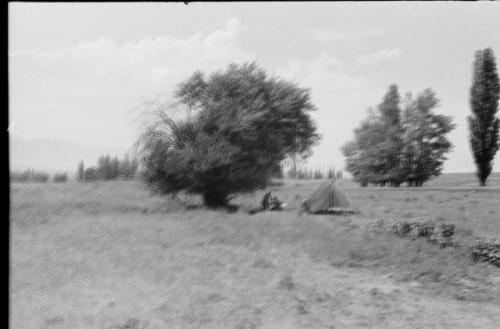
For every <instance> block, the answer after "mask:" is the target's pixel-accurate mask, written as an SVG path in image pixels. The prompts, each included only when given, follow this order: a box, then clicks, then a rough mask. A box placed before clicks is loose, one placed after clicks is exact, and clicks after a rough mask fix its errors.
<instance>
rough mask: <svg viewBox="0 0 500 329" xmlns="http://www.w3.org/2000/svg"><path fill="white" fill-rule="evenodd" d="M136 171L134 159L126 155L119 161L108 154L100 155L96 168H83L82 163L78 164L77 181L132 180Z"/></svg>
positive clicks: (136, 162)
mask: <svg viewBox="0 0 500 329" xmlns="http://www.w3.org/2000/svg"><path fill="white" fill-rule="evenodd" d="M137 169H138V160H137V158H136V157H133V158H132V159H130V156H129V154H128V153H126V154H125V155H124V156H123V159H122V160H119V159H118V157H117V156H115V157H113V158H112V157H111V155H109V154H105V155H101V156H100V157H99V158H98V159H97V166H93V167H90V168H85V167H84V164H83V161H81V162H80V163H79V164H78V172H77V179H78V181H95V180H113V179H117V178H119V177H121V178H125V179H130V178H134V177H135V175H136V172H137Z"/></svg>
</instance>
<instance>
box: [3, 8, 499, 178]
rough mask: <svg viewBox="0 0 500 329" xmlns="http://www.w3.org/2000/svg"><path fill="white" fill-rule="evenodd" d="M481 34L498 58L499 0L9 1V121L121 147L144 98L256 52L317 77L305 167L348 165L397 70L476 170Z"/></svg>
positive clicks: (43, 133)
mask: <svg viewBox="0 0 500 329" xmlns="http://www.w3.org/2000/svg"><path fill="white" fill-rule="evenodd" d="M486 47H490V48H492V49H493V51H494V52H495V55H496V56H497V64H498V57H499V56H500V3H495V2H481V3H464V2H439V3H429V2H419V3H410V2H400V3H394V2H388V3H366V2H362V3H356V2H347V3H338V2H337V3H335V2H332V3H292V2H282V3H280V2H276V3H270V4H268V3H263V2H262V3H206V4H202V3H191V4H189V5H184V4H174V3H168V4H160V3H135V4H134V3H94V4H90V3H89V4H83V3H66V4H61V3H40V4H36V3H12V2H11V3H10V4H9V79H10V80H9V81H10V89H9V91H10V110H9V121H10V128H9V131H10V133H11V136H12V135H13V136H16V137H20V138H23V139H31V140H37V139H56V140H57V139H61V140H65V141H70V142H74V143H78V144H79V145H86V146H90V147H92V146H97V145H109V146H112V147H113V149H121V150H123V151H125V150H126V149H127V148H129V147H130V146H131V145H132V144H133V142H134V141H135V138H136V137H137V134H138V124H137V116H138V114H139V111H140V109H138V106H139V105H140V104H142V103H143V102H145V101H147V100H151V99H154V98H155V97H158V96H159V95H167V96H168V95H170V94H171V92H172V90H173V88H174V87H175V85H176V84H177V83H179V82H180V81H182V80H183V79H185V78H187V77H189V76H190V75H191V73H192V72H193V71H195V70H197V69H201V70H203V71H205V72H212V71H214V70H217V69H223V68H225V67H226V66H227V65H228V64H229V63H231V62H237V63H241V62H244V61H254V60H255V61H256V62H257V63H258V64H259V65H261V66H262V67H264V68H265V69H266V70H267V71H268V72H269V73H271V74H276V75H279V76H282V77H286V78H289V79H293V80H295V81H296V82H297V83H298V84H299V85H301V86H303V87H306V88H310V89H311V91H312V99H313V102H314V103H315V104H316V105H317V107H318V108H319V110H318V111H317V112H315V113H314V114H313V117H314V119H315V120H316V122H317V123H318V126H319V130H320V133H321V134H322V136H323V138H322V141H321V143H320V144H319V145H318V146H317V147H315V148H314V150H313V151H314V155H313V156H312V157H311V158H310V160H309V166H310V167H311V168H316V167H317V168H327V167H330V166H334V167H336V168H343V166H344V158H343V157H342V154H341V152H340V147H341V146H342V145H343V144H344V143H345V142H346V141H347V140H349V139H351V138H352V130H353V128H355V127H356V126H357V125H358V123H359V121H360V120H361V119H363V118H364V117H365V116H366V109H367V108H368V107H369V106H375V105H377V104H378V103H380V101H381V99H382V97H383V95H384V93H385V92H386V90H387V88H388V86H389V85H390V84H391V83H397V84H398V85H399V87H400V92H401V94H402V95H404V94H405V93H406V92H407V91H411V92H412V93H414V94H415V93H417V92H419V91H421V90H423V89H424V88H427V87H431V88H433V89H434V90H435V91H436V93H437V95H438V97H439V98H440V99H441V107H440V108H439V109H438V110H437V111H438V112H439V113H444V114H448V115H452V116H453V117H454V122H455V123H456V125H457V128H456V130H455V131H454V132H453V133H451V134H450V139H451V140H452V142H453V143H454V145H455V149H454V151H453V153H451V154H450V156H449V160H448V161H447V162H446V163H445V171H446V172H465V171H473V170H474V166H473V161H472V157H471V155H470V149H469V144H468V139H467V135H468V131H467V126H466V116H467V115H468V114H469V112H470V109H469V88H470V84H471V65H472V61H473V56H474V52H475V51H476V50H478V49H484V48H486ZM497 159H498V160H497V161H496V162H497V163H496V164H495V167H494V168H495V171H500V155H497ZM75 163H76V162H75ZM75 166H76V164H75Z"/></svg>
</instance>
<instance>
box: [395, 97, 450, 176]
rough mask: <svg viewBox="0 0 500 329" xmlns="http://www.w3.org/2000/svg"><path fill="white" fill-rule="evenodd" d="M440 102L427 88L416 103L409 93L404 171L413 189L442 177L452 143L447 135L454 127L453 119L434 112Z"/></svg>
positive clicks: (404, 126) (406, 109) (405, 119)
mask: <svg viewBox="0 0 500 329" xmlns="http://www.w3.org/2000/svg"><path fill="white" fill-rule="evenodd" d="M437 106H439V99H438V98H437V97H436V94H435V92H434V91H433V90H432V89H425V90H424V91H422V92H421V93H419V94H418V95H417V97H416V99H415V100H413V98H412V96H411V94H410V93H408V95H407V98H406V107H405V111H404V120H403V122H404V123H403V128H404V137H403V141H404V146H403V152H402V157H403V161H402V172H403V175H404V177H405V178H406V179H405V180H406V181H407V182H408V185H410V186H421V185H422V184H423V183H424V182H425V181H427V180H429V179H430V178H432V177H433V176H439V175H440V174H441V171H442V169H443V163H444V161H445V160H446V159H447V158H446V154H447V153H448V152H450V151H451V149H452V147H453V146H452V144H451V142H450V141H449V140H448V138H447V137H446V135H447V134H448V133H449V132H451V130H453V129H454V128H455V125H454V124H453V123H452V118H451V117H450V116H445V115H441V114H435V113H433V109H435V108H436V107H437Z"/></svg>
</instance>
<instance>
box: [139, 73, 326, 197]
mask: <svg viewBox="0 0 500 329" xmlns="http://www.w3.org/2000/svg"><path fill="white" fill-rule="evenodd" d="M174 96H175V99H176V100H177V102H176V103H175V104H174V106H173V107H172V106H170V107H169V106H165V104H161V103H160V104H156V105H157V107H156V109H155V111H154V112H153V113H154V121H153V123H152V124H150V125H149V126H148V127H147V129H146V130H145V132H144V133H143V135H142V136H141V138H140V139H139V141H138V145H139V147H140V153H141V154H142V160H143V165H144V170H143V178H144V181H145V182H146V183H147V184H148V186H149V187H150V188H151V189H152V190H153V191H155V192H158V193H161V194H168V193H177V192H180V191H185V192H188V193H195V194H202V195H203V197H204V201H205V203H206V204H207V205H209V206H223V205H225V204H226V203H227V202H228V200H229V199H230V198H231V197H232V196H234V195H235V194H238V193H245V192H251V191H254V190H256V189H258V188H261V187H264V186H266V185H267V184H268V183H269V179H270V176H271V174H272V171H273V170H275V168H276V166H278V165H279V163H280V162H281V161H283V160H284V159H285V158H286V157H287V156H290V155H293V154H301V155H304V154H309V152H310V148H311V146H312V145H313V144H314V143H315V142H317V140H318V139H319V135H318V134H317V133H316V127H315V124H314V122H313V121H312V119H311V117H310V115H309V112H310V111H313V110H315V109H316V108H315V106H314V105H313V104H312V102H311V97H310V93H309V91H308V90H307V89H303V88H299V87H298V86H297V85H296V84H294V83H292V82H289V81H285V80H283V79H279V78H276V77H269V76H268V75H267V74H266V72H265V71H264V70H263V69H261V68H259V67H258V66H257V65H256V64H255V63H246V64H243V65H236V64H231V65H230V66H229V67H228V68H227V69H226V70H225V71H218V72H215V73H212V74H211V75H209V76H208V77H207V76H205V74H203V73H202V72H195V73H194V74H193V75H192V76H191V77H190V78H189V79H187V80H186V81H184V82H182V83H180V84H179V85H178V87H177V89H176V90H175V93H174ZM174 111H177V112H176V113H178V112H179V111H181V112H182V113H183V116H182V118H180V119H174V115H173V113H174Z"/></svg>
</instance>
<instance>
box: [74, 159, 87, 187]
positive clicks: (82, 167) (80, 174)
mask: <svg viewBox="0 0 500 329" xmlns="http://www.w3.org/2000/svg"><path fill="white" fill-rule="evenodd" d="M84 178H85V165H84V163H83V160H82V161H80V162H79V163H78V170H77V173H76V180H77V181H79V182H82V181H83V180H84Z"/></svg>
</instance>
